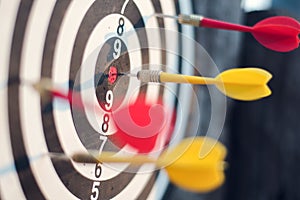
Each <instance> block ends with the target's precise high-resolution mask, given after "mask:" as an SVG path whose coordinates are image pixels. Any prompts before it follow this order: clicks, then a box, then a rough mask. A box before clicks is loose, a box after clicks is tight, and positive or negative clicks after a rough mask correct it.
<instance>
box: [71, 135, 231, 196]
mask: <svg viewBox="0 0 300 200" xmlns="http://www.w3.org/2000/svg"><path fill="white" fill-rule="evenodd" d="M204 141H205V145H204ZM203 148H209V150H210V152H209V153H208V154H207V156H206V157H204V158H199V157H198V152H199V150H200V149H203ZM225 156H226V148H225V146H223V144H221V143H219V142H217V141H215V140H214V139H211V138H207V137H200V136H199V137H195V138H193V137H190V138H186V139H184V140H182V141H181V142H180V143H179V144H177V145H175V146H174V147H173V148H170V149H166V150H165V151H164V152H163V153H162V154H161V155H160V156H159V157H158V158H157V159H154V158H150V157H148V156H146V155H134V156H116V155H114V153H113V152H102V153H101V154H100V155H98V154H93V153H92V152H90V154H87V153H76V154H74V155H72V156H71V158H72V160H73V161H75V162H79V163H97V162H106V163H131V164H132V165H137V166H140V165H143V164H147V163H149V164H155V165H156V166H157V167H160V168H164V169H165V171H166V172H167V174H168V176H169V178H170V180H171V182H172V183H174V184H175V185H177V186H179V187H181V188H183V189H186V190H189V191H193V192H209V191H211V190H213V189H216V188H217V187H219V186H220V185H221V184H222V183H223V182H224V179H225V177H224V172H223V171H224V169H225V166H226V165H225V164H226V163H225V162H224V161H223V160H224V158H225Z"/></svg>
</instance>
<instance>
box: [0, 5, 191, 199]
mask: <svg viewBox="0 0 300 200" xmlns="http://www.w3.org/2000/svg"><path fill="white" fill-rule="evenodd" d="M154 13H164V14H168V15H176V14H178V13H192V10H191V5H190V3H189V2H186V1H175V0H125V1H123V0H121V1H120V0H85V1H82V0H75V1H67V0H58V1H44V0H37V1H30V0H20V1H19V0H4V1H1V4H0V16H1V17H0V22H1V23H0V24H1V37H0V41H1V42H0V44H1V45H0V49H1V51H0V52H1V53H0V63H1V64H0V66H1V67H0V81H1V91H0V95H1V98H0V99H1V100H0V110H1V113H0V124H1V134H0V148H1V162H0V169H1V171H0V180H1V182H0V198H1V199H160V198H161V197H162V196H163V194H164V192H165V190H166V187H167V185H168V179H167V176H166V175H165V174H164V173H163V172H160V171H159V170H149V169H147V167H145V168H144V167H143V166H141V167H139V168H138V169H135V171H132V170H130V169H131V166H130V164H122V165H116V166H113V167H112V166H106V165H103V164H102V163H98V164H85V163H83V164H78V163H74V162H73V161H71V160H60V159H57V158H52V157H49V156H43V157H40V156H39V155H42V154H47V153H48V152H52V153H57V154H66V155H70V154H71V153H73V152H75V151H78V150H80V151H86V150H90V149H98V150H99V151H103V150H111V151H117V152H123V151H132V152H137V150H135V149H134V147H132V146H130V145H126V144H123V145H121V146H117V147H116V146H115V145H114V143H113V140H114V137H113V136H114V133H115V126H114V125H113V123H112V120H111V119H110V116H109V114H108V113H109V112H108V111H109V110H110V109H111V108H112V107H119V106H121V105H122V103H123V101H125V100H126V99H132V98H134V96H135V95H136V94H139V93H141V92H143V93H144V94H145V95H146V100H147V101H149V102H151V101H156V100H157V99H160V100H162V101H164V102H165V103H166V104H167V105H168V106H169V107H171V109H172V110H174V112H175V113H177V115H176V119H175V125H174V130H172V133H171V134H172V135H173V136H174V135H176V137H173V136H172V137H171V138H172V142H173V143H176V142H178V141H179V140H180V138H182V137H184V136H185V133H186V131H185V130H186V129H187V128H190V127H188V126H187V124H188V123H187V120H188V118H187V117H185V116H188V115H189V112H190V109H191V105H192V103H191V99H192V93H193V92H192V88H191V87H190V86H188V85H181V86H178V85H175V84H169V85H168V84H166V85H160V84H141V83H140V82H139V81H138V80H137V79H131V78H129V77H122V78H119V77H112V79H106V78H104V79H103V76H99V74H100V75H101V74H102V75H103V74H108V73H109V72H110V71H114V72H117V73H126V72H129V71H137V70H138V69H140V68H144V69H147V68H152V67H153V68H156V69H157V68H159V69H162V70H165V71H172V72H177V73H185V74H192V73H193V72H194V71H193V70H194V69H193V67H191V65H192V63H193V59H194V56H193V54H188V55H186V52H187V50H191V51H192V49H193V48H194V47H193V45H190V44H189V42H188V41H183V40H182V36H180V35H179V34H173V33H177V32H182V33H183V34H184V35H185V36H187V37H189V38H193V29H192V28H190V27H183V26H180V25H178V24H177V23H176V21H174V20H172V19H161V18H156V17H151V16H152V15H153V14H154ZM172 35H173V36H172ZM182 57H185V58H188V59H185V60H183V59H182ZM166 66H167V67H166ZM42 78H49V79H50V80H51V81H52V82H53V84H55V85H57V86H59V87H60V88H62V90H65V91H67V90H68V89H73V90H78V91H79V93H80V94H81V95H82V99H83V101H85V100H87V101H89V102H93V101H95V102H105V103H104V104H103V103H102V104H101V103H99V104H98V106H96V107H95V108H93V109H94V110H93V111H95V110H96V111H97V112H90V110H88V109H87V110H84V111H83V112H82V111H80V112H78V111H77V110H76V108H73V107H72V105H70V104H69V103H68V102H61V100H60V99H54V100H53V101H51V102H50V103H49V99H48V98H47V97H45V96H42V95H41V94H40V93H38V92H37V91H36V90H34V88H32V87H30V86H29V85H28V84H26V83H28V82H38V81H40V80H41V79H42ZM78 85H80V89H78V88H77V86H78ZM85 98H86V99H85ZM94 113H97V115H95V114H94ZM155 146H156V147H157V146H158V147H159V146H160V144H155ZM156 147H154V148H156ZM116 168H117V170H116Z"/></svg>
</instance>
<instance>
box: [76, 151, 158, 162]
mask: <svg viewBox="0 0 300 200" xmlns="http://www.w3.org/2000/svg"><path fill="white" fill-rule="evenodd" d="M72 160H73V161H75V162H79V163H98V162H106V163H131V164H134V165H143V164H145V163H154V164H156V163H157V161H156V160H154V159H151V158H148V157H147V156H143V155H134V156H133V157H130V156H116V155H115V153H113V152H102V153H101V154H100V155H96V154H95V155H93V154H90V153H76V154H74V155H73V156H72Z"/></svg>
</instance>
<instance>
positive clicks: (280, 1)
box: [272, 0, 300, 16]
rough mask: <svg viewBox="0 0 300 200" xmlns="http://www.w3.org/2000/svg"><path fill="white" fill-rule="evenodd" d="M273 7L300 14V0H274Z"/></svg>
mask: <svg viewBox="0 0 300 200" xmlns="http://www.w3.org/2000/svg"><path fill="white" fill-rule="evenodd" d="M272 8H274V9H280V10H285V11H288V12H290V13H292V14H295V15H297V16H300V12H299V11H300V1H299V0H273V2H272Z"/></svg>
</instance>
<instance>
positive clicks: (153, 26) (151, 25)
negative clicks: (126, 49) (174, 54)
mask: <svg viewBox="0 0 300 200" xmlns="http://www.w3.org/2000/svg"><path fill="white" fill-rule="evenodd" d="M134 2H135V4H136V5H137V7H138V8H139V10H141V11H142V12H141V13H143V20H144V22H145V28H146V34H147V38H148V44H149V47H147V48H149V54H150V55H149V68H150V69H161V68H162V63H161V59H162V55H161V37H160V30H159V26H158V23H157V19H156V18H155V17H153V16H152V15H153V14H154V13H155V10H154V7H153V4H152V2H151V1H144V0H135V1H134ZM151 47H153V48H151ZM142 48H145V47H142ZM148 91H151V92H148V93H147V94H146V102H147V103H153V102H155V101H156V100H157V98H158V96H159V84H157V83H148Z"/></svg>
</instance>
